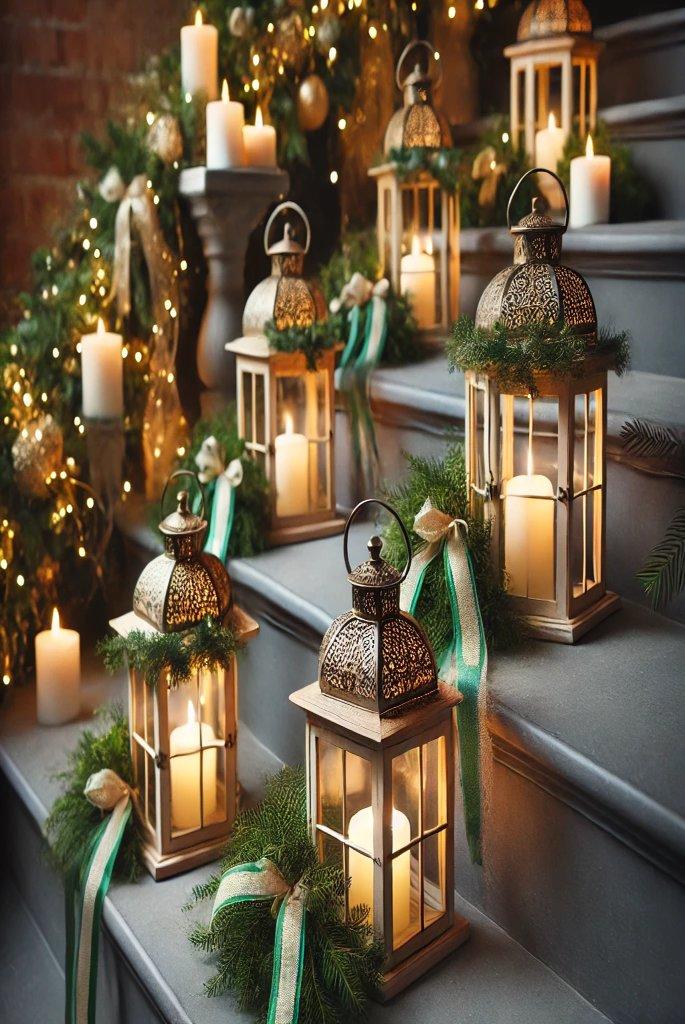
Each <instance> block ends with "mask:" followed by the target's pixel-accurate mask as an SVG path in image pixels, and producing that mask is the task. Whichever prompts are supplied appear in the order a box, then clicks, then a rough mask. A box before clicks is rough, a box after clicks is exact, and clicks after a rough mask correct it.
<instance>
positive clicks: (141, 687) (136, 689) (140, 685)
mask: <svg viewBox="0 0 685 1024" xmlns="http://www.w3.org/2000/svg"><path fill="white" fill-rule="evenodd" d="M145 689H146V685H145V682H144V680H143V679H142V677H141V676H140V675H139V674H138V672H136V671H135V669H133V670H132V671H131V710H132V719H133V721H132V729H133V732H135V733H138V735H139V736H141V737H142V738H143V739H144V738H145Z"/></svg>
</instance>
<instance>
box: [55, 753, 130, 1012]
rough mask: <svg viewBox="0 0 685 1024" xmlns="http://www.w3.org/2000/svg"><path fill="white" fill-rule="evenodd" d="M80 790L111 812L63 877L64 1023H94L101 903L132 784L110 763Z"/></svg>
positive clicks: (117, 849) (126, 812)
mask: <svg viewBox="0 0 685 1024" xmlns="http://www.w3.org/2000/svg"><path fill="white" fill-rule="evenodd" d="M83 794H84V796H85V797H86V799H87V800H89V801H90V803H92V804H93V805H94V806H95V807H98V808H99V809H100V810H101V811H103V812H105V811H109V812H111V813H110V814H109V815H108V816H107V817H106V818H103V820H102V822H101V823H100V824H99V825H98V826H97V828H96V829H95V830H94V832H93V833H92V835H91V837H90V839H89V840H88V843H87V844H86V848H85V851H84V855H83V858H82V860H81V862H80V863H77V864H75V865H74V866H73V867H72V869H71V871H70V872H69V875H68V877H67V885H66V924H67V929H66V930H67V950H66V1012H65V1020H66V1022H67V1024H95V1000H96V994H97V969H98V943H99V937H100V920H101V918H102V905H103V903H104V899H105V895H106V893H107V890H108V888H109V883H110V880H111V878H112V871H113V870H114V864H115V861H116V859H117V854H118V852H119V847H120V846H121V840H122V838H123V836H124V832H125V830H126V825H127V824H128V820H129V818H130V816H131V790H130V789H129V787H128V786H127V785H126V783H125V782H124V781H123V779H120V778H119V776H118V775H117V773H116V772H114V771H112V770H111V769H110V768H103V769H102V771H99V772H96V773H95V774H94V775H91V776H90V777H89V779H88V781H87V782H86V787H85V789H84V791H83Z"/></svg>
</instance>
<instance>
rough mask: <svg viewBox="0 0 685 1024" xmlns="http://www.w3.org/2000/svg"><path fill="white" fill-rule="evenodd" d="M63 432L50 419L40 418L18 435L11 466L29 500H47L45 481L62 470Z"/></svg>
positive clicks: (19, 486) (49, 417) (47, 491)
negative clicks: (53, 473) (55, 472)
mask: <svg viewBox="0 0 685 1024" xmlns="http://www.w3.org/2000/svg"><path fill="white" fill-rule="evenodd" d="M63 450H64V449H63V438H62V431H61V429H60V428H59V426H58V425H57V424H56V423H55V421H54V420H53V418H52V416H39V417H38V418H37V419H35V420H33V421H32V422H31V423H29V424H28V425H27V426H25V427H23V428H22V429H21V430H20V431H19V433H18V434H17V436H16V438H15V441H14V444H13V445H12V463H13V465H14V476H15V479H16V481H17V487H18V488H19V490H20V491H21V493H22V494H25V495H26V496H27V497H30V498H47V496H48V494H49V489H48V485H47V484H46V482H45V481H46V478H47V477H49V476H50V474H51V473H52V472H53V471H56V470H59V469H61V468H62V457H63Z"/></svg>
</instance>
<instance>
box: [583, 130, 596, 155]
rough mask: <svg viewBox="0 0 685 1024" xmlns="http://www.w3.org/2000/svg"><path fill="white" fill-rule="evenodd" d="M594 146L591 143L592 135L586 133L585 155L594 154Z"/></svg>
mask: <svg viewBox="0 0 685 1024" xmlns="http://www.w3.org/2000/svg"><path fill="white" fill-rule="evenodd" d="M594 155H595V147H594V146H593V145H592V136H591V135H588V137H587V142H586V143H585V156H594Z"/></svg>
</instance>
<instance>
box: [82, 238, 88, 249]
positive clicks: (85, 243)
mask: <svg viewBox="0 0 685 1024" xmlns="http://www.w3.org/2000/svg"><path fill="white" fill-rule="evenodd" d="M81 244H82V245H83V248H84V249H85V250H86V252H88V250H89V249H90V238H84V239H83V242H82V243H81Z"/></svg>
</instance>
